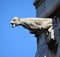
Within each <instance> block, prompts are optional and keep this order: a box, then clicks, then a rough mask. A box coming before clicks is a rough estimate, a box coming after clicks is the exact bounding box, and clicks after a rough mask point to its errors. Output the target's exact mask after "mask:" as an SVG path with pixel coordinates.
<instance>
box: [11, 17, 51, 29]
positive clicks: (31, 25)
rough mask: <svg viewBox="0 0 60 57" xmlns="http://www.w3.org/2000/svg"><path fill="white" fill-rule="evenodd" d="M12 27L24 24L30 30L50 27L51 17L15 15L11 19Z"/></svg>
mask: <svg viewBox="0 0 60 57" xmlns="http://www.w3.org/2000/svg"><path fill="white" fill-rule="evenodd" d="M11 24H12V27H15V26H19V25H21V26H23V27H24V28H26V29H28V30H33V29H40V30H41V29H48V28H50V27H51V26H52V19H51V18H18V17H14V18H13V20H12V21H11Z"/></svg>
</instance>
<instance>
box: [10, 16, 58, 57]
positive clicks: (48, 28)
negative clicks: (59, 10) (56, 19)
mask: <svg viewBox="0 0 60 57" xmlns="http://www.w3.org/2000/svg"><path fill="white" fill-rule="evenodd" d="M10 23H11V24H12V27H16V26H23V27H24V28H26V29H28V30H29V31H30V33H32V34H35V36H36V37H37V46H38V49H37V51H39V47H40V38H43V37H44V38H46V42H45V44H44V45H45V46H46V45H48V51H49V54H51V53H53V54H52V55H51V56H55V54H56V50H57V47H58V44H57V41H56V39H55V37H54V29H53V22H52V19H51V18H18V17H14V18H13V19H12V20H11V21H10ZM43 35H44V36H43ZM43 42H44V41H43ZM44 45H43V46H44ZM45 50H46V49H45ZM39 52H40V51H39ZM39 52H38V53H37V55H36V57H37V56H38V54H39ZM41 52H43V51H41ZM45 54H46V53H45ZM47 55H48V54H47ZM47 55H43V56H45V57H46V56H47ZM38 57H40V55H39V56H38Z"/></svg>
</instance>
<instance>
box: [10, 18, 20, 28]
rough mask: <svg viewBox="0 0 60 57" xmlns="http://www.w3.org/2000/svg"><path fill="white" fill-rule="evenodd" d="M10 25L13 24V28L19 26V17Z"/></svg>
mask: <svg viewBox="0 0 60 57" xmlns="http://www.w3.org/2000/svg"><path fill="white" fill-rule="evenodd" d="M10 23H11V24H12V27H13V28H14V27H15V26H18V25H19V24H20V19H19V18H18V17H14V18H13V19H12V20H11V21H10Z"/></svg>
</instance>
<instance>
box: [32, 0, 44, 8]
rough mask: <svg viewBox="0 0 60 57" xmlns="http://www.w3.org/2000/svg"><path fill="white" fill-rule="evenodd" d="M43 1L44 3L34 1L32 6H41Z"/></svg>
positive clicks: (37, 0)
mask: <svg viewBox="0 0 60 57" xmlns="http://www.w3.org/2000/svg"><path fill="white" fill-rule="evenodd" d="M43 1H45V0H35V1H34V3H33V5H34V6H35V8H37V7H39V6H40V5H41V3H43Z"/></svg>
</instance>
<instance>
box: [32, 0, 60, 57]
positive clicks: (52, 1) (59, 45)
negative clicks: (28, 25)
mask: <svg viewBox="0 0 60 57" xmlns="http://www.w3.org/2000/svg"><path fill="white" fill-rule="evenodd" d="M33 5H34V6H35V8H36V17H38V18H52V20H53V30H54V38H55V40H54V41H53V40H50V41H49V42H48V43H47V44H46V38H45V37H44V35H42V37H40V38H39V39H38V38H37V51H36V55H35V57H60V0H34V3H33Z"/></svg>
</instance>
